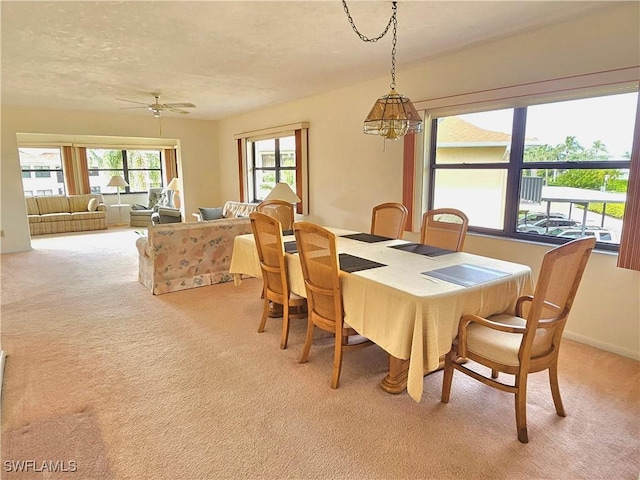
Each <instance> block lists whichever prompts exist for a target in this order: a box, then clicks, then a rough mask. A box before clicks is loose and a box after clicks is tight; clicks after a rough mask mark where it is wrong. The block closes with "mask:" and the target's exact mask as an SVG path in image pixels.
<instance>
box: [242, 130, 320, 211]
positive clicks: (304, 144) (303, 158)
mask: <svg viewBox="0 0 640 480" xmlns="http://www.w3.org/2000/svg"><path fill="white" fill-rule="evenodd" d="M290 136H294V137H295V158H296V168H295V187H296V188H295V192H296V195H298V197H300V199H301V201H300V202H299V203H298V204H297V205H296V213H299V214H303V215H308V214H309V168H308V165H309V163H308V162H309V149H308V138H309V123H307V122H300V123H294V124H290V125H282V126H279V127H272V128H265V129H261V130H254V131H250V132H244V133H238V134H235V135H234V140H236V143H237V151H238V190H239V198H240V201H241V202H249V201H251V200H249V197H253V200H255V196H256V195H255V193H254V178H255V177H254V173H253V160H252V156H253V155H252V152H251V151H250V148H249V143H250V142H255V141H258V140H268V139H275V138H282V137H290Z"/></svg>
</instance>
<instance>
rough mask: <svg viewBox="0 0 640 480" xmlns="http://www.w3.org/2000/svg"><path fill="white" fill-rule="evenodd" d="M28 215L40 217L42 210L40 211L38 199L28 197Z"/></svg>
mask: <svg viewBox="0 0 640 480" xmlns="http://www.w3.org/2000/svg"><path fill="white" fill-rule="evenodd" d="M26 201H27V215H40V210H39V209H38V200H37V199H36V197H27V198H26Z"/></svg>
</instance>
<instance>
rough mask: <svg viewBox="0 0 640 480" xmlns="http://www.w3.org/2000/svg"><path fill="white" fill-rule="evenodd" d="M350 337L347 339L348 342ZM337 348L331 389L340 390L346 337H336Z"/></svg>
mask: <svg viewBox="0 0 640 480" xmlns="http://www.w3.org/2000/svg"><path fill="white" fill-rule="evenodd" d="M348 338H349V337H347V340H348ZM335 340H336V341H335V347H334V349H333V373H332V375H331V388H338V384H339V383H340V370H342V344H343V341H344V337H342V338H340V337H338V336H337V335H336V339H335Z"/></svg>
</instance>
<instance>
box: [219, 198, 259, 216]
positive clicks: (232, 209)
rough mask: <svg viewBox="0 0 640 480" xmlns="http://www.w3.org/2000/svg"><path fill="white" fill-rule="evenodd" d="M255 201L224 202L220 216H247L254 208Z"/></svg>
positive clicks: (255, 205)
mask: <svg viewBox="0 0 640 480" xmlns="http://www.w3.org/2000/svg"><path fill="white" fill-rule="evenodd" d="M257 206H258V204H257V203H244V202H233V201H231V200H229V201H227V202H226V203H225V204H224V207H223V209H222V216H223V217H224V218H238V217H248V216H249V214H250V213H251V212H254V211H255V210H256V207H257Z"/></svg>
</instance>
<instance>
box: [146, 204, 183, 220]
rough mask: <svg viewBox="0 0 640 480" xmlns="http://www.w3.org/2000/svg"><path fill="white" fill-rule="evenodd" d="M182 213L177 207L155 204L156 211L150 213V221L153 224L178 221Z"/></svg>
mask: <svg viewBox="0 0 640 480" xmlns="http://www.w3.org/2000/svg"><path fill="white" fill-rule="evenodd" d="M181 221H182V213H181V212H180V210H179V209H177V208H172V207H161V206H157V208H156V211H155V212H154V213H152V214H151V223H153V224H154V225H159V224H164V223H180V222H181Z"/></svg>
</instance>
